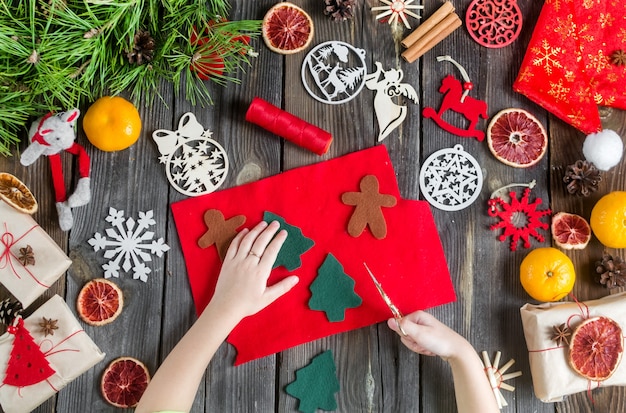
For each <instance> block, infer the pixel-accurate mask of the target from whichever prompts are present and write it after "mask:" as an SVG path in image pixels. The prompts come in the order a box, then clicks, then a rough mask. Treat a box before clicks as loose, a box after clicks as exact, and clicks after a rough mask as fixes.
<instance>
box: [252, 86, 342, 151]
mask: <svg viewBox="0 0 626 413" xmlns="http://www.w3.org/2000/svg"><path fill="white" fill-rule="evenodd" d="M246 120H247V121H248V122H251V123H254V124H256V125H259V126H260V127H262V128H263V129H267V130H268V131H270V132H272V133H273V134H275V135H278V136H280V137H281V138H284V139H286V140H288V141H289V142H291V143H295V144H296V145H298V146H300V147H302V148H305V149H308V150H309V151H311V152H314V153H316V154H318V155H324V154H325V153H326V152H327V151H328V148H329V147H330V144H331V143H332V141H333V137H332V135H331V134H330V133H329V132H326V131H325V130H323V129H320V128H318V127H317V126H315V125H313V124H311V123H308V122H306V121H304V120H302V119H300V118H299V117H297V116H294V115H292V114H291V113H289V112H285V111H284V110H282V109H280V108H277V107H276V106H274V105H272V104H271V103H269V102H266V101H265V100H263V99H261V98H258V97H255V98H254V99H253V100H252V103H251V104H250V107H249V108H248V111H247V112H246Z"/></svg>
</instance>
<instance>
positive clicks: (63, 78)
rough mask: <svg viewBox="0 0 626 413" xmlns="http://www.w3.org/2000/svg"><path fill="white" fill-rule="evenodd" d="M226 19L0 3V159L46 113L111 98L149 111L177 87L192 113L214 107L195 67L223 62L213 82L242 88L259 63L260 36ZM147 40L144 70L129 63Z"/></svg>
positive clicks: (151, 10)
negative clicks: (150, 43) (145, 36)
mask: <svg viewBox="0 0 626 413" xmlns="http://www.w3.org/2000/svg"><path fill="white" fill-rule="evenodd" d="M229 10H230V5H229V4H228V2H227V1H226V0H168V1H163V0H118V1H111V0H47V1H42V0H0V153H2V154H4V155H9V154H10V148H11V147H12V146H13V145H15V144H16V143H17V142H18V141H19V136H21V135H23V131H24V129H25V126H26V123H27V122H28V121H29V120H32V119H31V118H32V117H33V116H36V115H40V114H41V112H42V111H58V110H65V109H67V108H71V107H76V106H80V105H84V104H87V103H89V102H92V101H94V100H96V99H97V98H98V97H100V96H103V95H107V94H111V95H115V94H119V93H122V92H124V91H128V92H130V96H131V98H132V99H133V100H134V102H135V103H136V104H138V103H139V102H140V101H143V102H146V103H147V104H150V103H152V102H153V100H154V98H155V97H157V96H158V90H159V86H160V85H161V84H162V82H171V83H173V86H174V90H175V91H176V92H177V93H178V94H180V93H183V94H184V97H185V98H186V99H188V100H189V101H190V102H191V103H192V104H196V103H200V104H202V105H206V104H211V103H212V99H211V95H210V92H209V89H208V88H207V84H206V82H205V81H203V80H202V79H201V78H200V75H201V74H202V70H201V69H199V68H198V67H196V66H194V62H197V61H198V59H204V60H206V59H208V60H212V59H213V60H215V61H217V62H222V63H220V64H218V65H217V69H216V70H211V73H210V79H211V80H212V81H215V82H217V83H218V84H222V85H225V84H228V83H229V82H239V79H238V78H237V74H238V73H239V72H242V71H244V70H245V68H246V67H248V66H249V65H250V63H251V62H250V58H251V56H252V55H253V49H252V47H251V46H250V44H249V40H248V39H250V38H256V37H257V36H258V34H259V32H260V28H261V22H260V21H232V22H231V21H227V20H226V18H227V16H228V13H229ZM140 30H147V31H148V32H149V33H150V34H151V36H152V37H153V39H154V42H155V50H154V51H153V59H152V60H151V61H150V62H146V63H144V64H141V65H137V64H135V63H131V62H129V58H128V53H129V52H130V51H132V50H133V47H134V42H135V34H137V33H138V32H139V31H140ZM193 39H195V40H194V41H192V40H193ZM222 64H223V68H221V65H222Z"/></svg>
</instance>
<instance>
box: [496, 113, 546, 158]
mask: <svg viewBox="0 0 626 413" xmlns="http://www.w3.org/2000/svg"><path fill="white" fill-rule="evenodd" d="M487 145H488V146H489V150H490V151H491V153H492V154H493V156H495V157H496V158H497V159H498V160H499V161H500V162H502V163H504V164H506V165H509V166H513V167H515V168H528V167H529V166H533V165H534V164H536V163H537V162H539V161H540V160H541V158H542V157H543V155H545V153H546V150H547V148H548V135H547V134H546V130H545V129H544V127H543V125H542V124H541V122H539V121H538V120H537V118H535V117H534V116H533V115H531V114H530V113H528V112H527V111H525V110H523V109H517V108H513V109H504V110H502V111H500V112H499V113H498V114H496V116H494V117H493V119H492V120H491V122H490V123H489V126H488V127H487Z"/></svg>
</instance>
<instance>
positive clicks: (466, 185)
mask: <svg viewBox="0 0 626 413" xmlns="http://www.w3.org/2000/svg"><path fill="white" fill-rule="evenodd" d="M482 187H483V172H482V170H481V169H480V165H479V164H478V162H477V161H476V159H474V157H473V156H472V155H470V154H469V153H467V152H465V151H464V150H463V146H461V145H455V146H454V148H451V149H449V148H446V149H441V150H439V151H437V152H435V153H433V154H432V155H430V156H429V157H428V159H426V161H425V162H424V165H423V166H422V169H421V171H420V188H421V190H422V195H424V198H426V200H427V201H428V202H429V203H430V204H431V205H432V206H434V207H435V208H438V209H442V210H444V211H458V210H461V209H463V208H466V207H468V206H469V205H471V204H472V203H473V202H474V201H475V200H476V198H478V195H480V190H481V189H482Z"/></svg>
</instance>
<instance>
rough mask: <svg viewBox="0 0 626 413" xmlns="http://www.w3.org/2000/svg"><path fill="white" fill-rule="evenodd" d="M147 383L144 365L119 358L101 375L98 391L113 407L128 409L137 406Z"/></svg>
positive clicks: (147, 374)
mask: <svg viewBox="0 0 626 413" xmlns="http://www.w3.org/2000/svg"><path fill="white" fill-rule="evenodd" d="M149 382H150V372H149V371H148V369H147V368H146V365H145V364H143V363H142V362H141V361H139V360H137V359H135V358H133V357H120V358H117V359H115V360H113V361H112V362H111V364H109V366H108V367H107V368H106V370H104V373H102V380H101V381H100V391H102V396H104V398H105V400H106V401H107V402H109V403H110V404H112V405H113V406H115V407H121V408H123V409H128V408H130V407H135V406H137V404H138V403H139V400H140V399H141V396H143V393H144V392H145V391H146V388H147V387H148V383H149Z"/></svg>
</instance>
